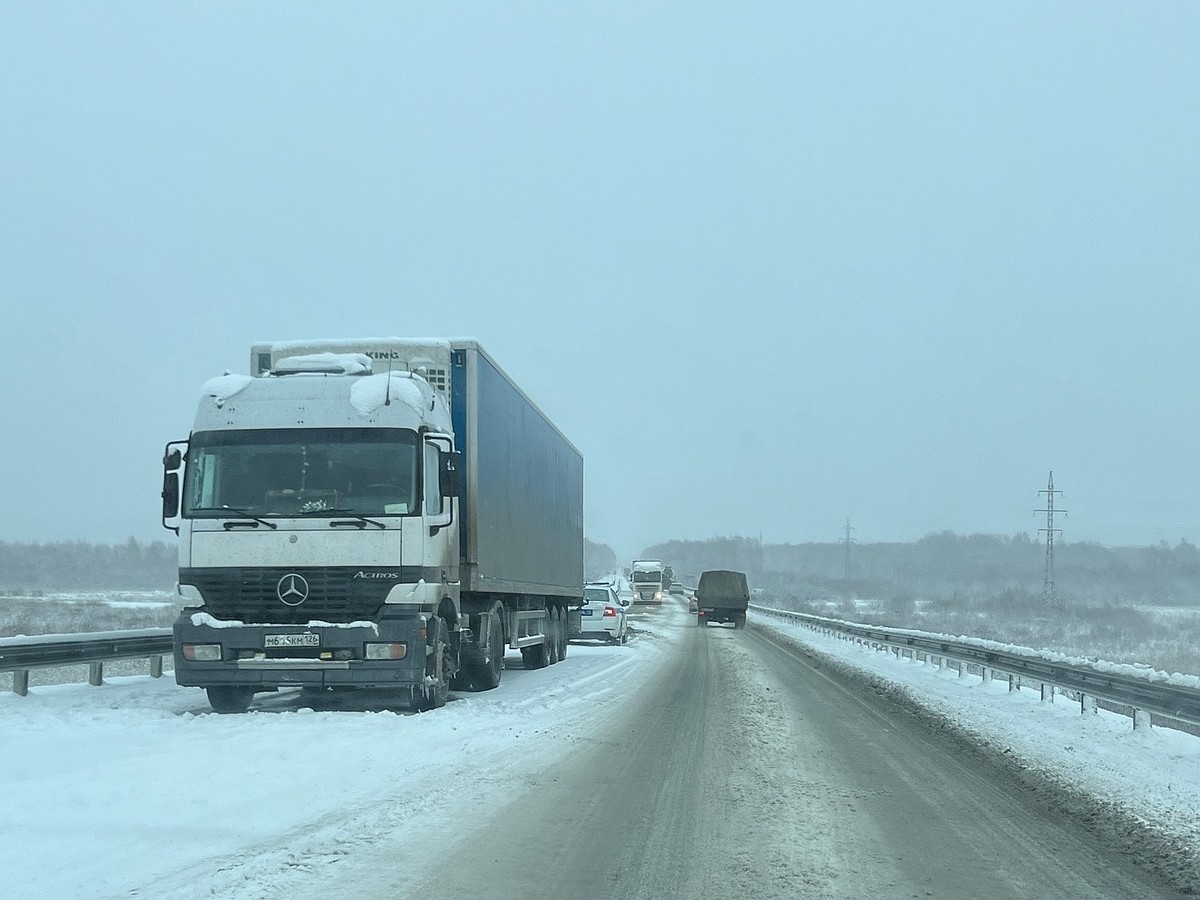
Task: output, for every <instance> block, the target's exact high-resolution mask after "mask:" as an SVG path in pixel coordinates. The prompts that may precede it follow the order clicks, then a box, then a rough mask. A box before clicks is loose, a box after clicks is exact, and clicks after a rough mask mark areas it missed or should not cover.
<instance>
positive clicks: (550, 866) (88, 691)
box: [0, 604, 1200, 900]
mask: <svg viewBox="0 0 1200 900" xmlns="http://www.w3.org/2000/svg"><path fill="white" fill-rule="evenodd" d="M637 621H638V625H639V626H640V630H639V632H638V633H637V635H636V636H635V638H634V639H633V640H632V641H631V642H630V644H629V645H627V646H626V647H615V646H591V645H573V646H572V647H571V650H570V654H569V656H568V658H567V659H566V660H565V661H564V662H562V663H561V664H559V665H556V666H554V667H552V668H550V669H544V670H538V671H529V672H526V671H524V670H523V669H521V668H520V657H519V655H518V654H516V653H511V654H510V656H509V659H508V664H509V668H507V669H506V671H505V675H504V682H503V684H502V685H501V686H500V688H499V689H497V690H495V691H491V692H487V693H482V694H461V695H457V699H455V700H454V701H453V702H451V703H450V704H449V705H448V706H447V707H446V708H445V709H442V710H438V711H435V712H433V713H429V714H424V715H419V716H418V715H414V714H411V713H408V712H407V711H404V710H403V709H402V708H401V707H400V706H396V707H395V708H392V707H390V706H389V705H388V698H387V697H386V695H378V696H359V695H350V696H349V697H347V698H344V699H338V700H337V701H336V702H335V701H332V700H331V702H330V703H328V704H324V705H322V707H321V708H320V709H318V710H313V709H312V708H310V707H308V706H305V705H304V702H303V701H302V700H301V698H300V695H299V694H296V693H292V694H285V695H280V696H279V697H276V698H270V699H267V700H266V701H260V702H259V703H258V704H256V705H257V707H258V711H256V712H252V713H250V714H248V715H245V716H218V715H215V714H211V713H209V712H208V706H207V703H206V701H205V699H204V696H203V694H202V693H201V692H200V691H198V690H193V689H183V688H178V687H176V686H175V685H174V684H172V683H171V682H170V681H169V679H162V680H154V679H150V678H148V677H140V676H139V677H129V678H121V679H114V680H113V681H112V682H111V683H109V684H107V685H106V686H105V687H103V688H98V689H97V688H91V687H88V686H84V685H80V686H75V685H63V686H55V687H43V688H36V689H34V690H33V691H32V692H31V694H30V696H28V697H24V698H20V697H14V696H10V695H4V696H0V721H2V722H3V723H4V727H3V730H2V731H0V759H3V761H4V766H3V767H2V769H0V795H2V796H3V797H4V798H5V807H4V809H5V815H4V816H3V822H4V824H3V832H4V833H3V834H0V871H3V872H4V873H5V887H6V895H7V896H12V897H15V898H58V897H62V898H83V897H118V896H120V897H131V896H141V897H154V898H158V897H181V898H191V897H212V896H221V897H235V898H251V897H254V898H282V897H294V896H297V895H300V894H308V893H314V892H316V893H322V894H324V895H325V896H334V897H340V896H352V895H362V894H363V893H366V894H372V895H379V896H397V897H399V896H420V897H422V898H424V900H429V898H436V897H453V896H461V895H462V893H463V891H467V892H470V891H478V892H482V893H487V894H489V895H491V896H497V897H507V896H518V895H519V896H522V897H526V898H537V897H552V896H566V895H572V896H597V897H638V898H655V897H671V896H674V897H692V896H701V895H703V896H706V897H726V896H728V897H734V896H737V897H746V896H756V897H779V898H785V897H847V898H849V897H857V896H862V895H863V892H864V891H869V892H871V893H873V894H874V895H877V896H904V897H907V896H911V895H912V892H913V891H917V892H918V893H917V895H918V896H921V895H924V896H933V897H951V896H965V895H964V894H962V893H961V892H962V891H963V890H969V891H975V892H976V893H975V894H974V895H975V896H995V897H1020V896H1029V895H1028V894H1022V893H1021V891H1022V890H1025V889H1026V888H1027V887H1029V886H1030V885H1035V886H1037V887H1038V888H1039V889H1041V890H1044V891H1046V892H1048V893H1046V894H1045V895H1046V896H1062V897H1071V896H1097V897H1117V896H1130V895H1131V894H1129V893H1128V892H1129V891H1130V890H1133V889H1134V888H1133V887H1131V885H1132V886H1136V890H1137V895H1138V896H1162V897H1166V896H1173V893H1172V892H1171V891H1170V890H1169V889H1167V888H1165V887H1163V886H1162V885H1161V884H1160V883H1159V882H1157V881H1156V880H1155V878H1154V877H1152V876H1143V874H1141V873H1140V872H1139V870H1138V869H1137V867H1135V866H1132V865H1131V864H1130V862H1129V859H1128V858H1125V856H1124V855H1123V854H1119V853H1117V854H1113V853H1112V852H1111V851H1113V850H1114V848H1117V847H1119V846H1120V841H1119V839H1117V838H1119V836H1114V835H1109V836H1108V839H1107V840H1106V839H1103V838H1095V834H1094V832H1096V831H1097V830H1099V831H1103V828H1099V829H1098V828H1097V823H1096V821H1091V822H1088V823H1086V824H1081V823H1080V822H1079V821H1078V819H1079V816H1077V815H1074V814H1073V813H1072V814H1068V815H1065V816H1064V815H1063V814H1062V811H1061V810H1056V809H1055V808H1054V802H1055V795H1054V793H1053V791H1052V790H1049V792H1043V793H1038V792H1037V791H1031V792H1030V794H1029V797H1026V798H1025V799H1024V800H1022V799H1020V798H1017V797H1010V796H1009V795H1010V794H1012V793H1013V792H1014V791H1017V792H1021V791H1025V790H1026V786H1025V785H1024V784H1023V783H1021V782H1020V779H1019V778H1018V776H1017V775H1016V774H1014V772H1012V771H1006V770H1005V768H1004V766H1003V765H999V764H997V763H996V762H995V759H994V758H991V759H989V758H987V757H988V753H987V752H984V753H981V754H975V753H963V752H962V751H963V745H962V743H961V741H959V742H958V743H956V741H957V740H958V739H957V738H956V737H955V736H954V735H951V734H948V733H946V734H943V733H941V732H939V731H938V730H937V729H934V730H932V731H931V730H930V727H929V722H928V721H927V720H921V719H920V717H914V716H911V715H909V714H908V713H906V712H905V709H906V707H905V705H904V703H903V702H899V701H898V699H897V697H896V696H894V695H893V694H892V693H891V692H889V691H886V690H880V689H879V688H878V684H879V683H881V682H876V683H875V685H874V686H872V685H867V686H865V687H864V686H863V683H862V682H861V680H859V681H857V682H856V681H855V678H854V677H848V676H847V672H846V670H845V669H844V668H843V665H844V663H845V664H850V665H853V666H855V667H857V668H859V669H861V670H864V671H869V672H872V673H874V677H876V678H881V679H885V680H886V681H888V682H891V683H895V684H901V685H904V686H905V689H906V690H907V691H908V692H909V694H910V695H912V696H918V695H920V696H921V697H923V698H924V700H923V702H926V703H928V704H929V705H930V706H931V708H933V709H935V710H936V711H937V712H938V713H939V714H940V715H941V716H942V717H943V718H944V719H952V720H953V721H955V722H956V723H957V724H958V725H959V726H961V727H964V728H967V729H969V730H973V731H974V732H975V733H976V734H978V735H979V740H980V741H981V742H982V743H984V744H986V745H988V746H991V747H992V749H993V750H995V751H996V753H999V751H1000V750H1004V749H1009V748H1012V754H1013V755H1014V756H1017V757H1019V758H1020V760H1021V765H1023V766H1037V767H1039V768H1041V769H1044V771H1045V772H1047V773H1049V774H1050V775H1051V776H1052V778H1053V779H1055V780H1056V781H1057V782H1058V783H1060V784H1064V785H1066V786H1067V787H1070V788H1075V789H1079V790H1083V789H1084V788H1085V787H1086V789H1087V790H1090V791H1092V792H1093V793H1095V794H1098V795H1099V797H1100V801H1099V802H1098V803H1096V804H1094V805H1093V807H1092V809H1093V810H1094V811H1095V812H1096V815H1097V816H1100V817H1103V815H1104V811H1105V809H1106V808H1111V809H1116V806H1114V804H1120V811H1121V812H1122V814H1132V815H1135V816H1136V815H1138V814H1140V813H1139V810H1144V811H1145V812H1146V813H1147V814H1148V816H1150V817H1151V818H1152V817H1153V816H1158V819H1157V820H1154V821H1159V820H1162V819H1164V817H1165V818H1166V819H1169V820H1170V821H1171V822H1172V823H1173V825H1174V826H1175V828H1176V833H1178V834H1181V835H1183V837H1182V838H1181V839H1180V843H1179V845H1178V846H1177V847H1175V848H1174V849H1171V848H1167V849H1168V850H1170V852H1172V853H1175V854H1177V855H1178V857H1179V859H1181V860H1182V859H1184V858H1185V857H1187V856H1188V854H1189V853H1190V852H1191V849H1190V847H1189V845H1188V844H1187V840H1186V835H1187V833H1188V831H1187V826H1188V824H1189V823H1190V824H1191V825H1192V826H1194V825H1195V818H1196V810H1195V807H1196V803H1197V800H1196V797H1197V780H1198V779H1197V777H1196V776H1195V775H1194V774H1192V773H1194V771H1195V770H1196V769H1197V768H1198V767H1197V766H1196V765H1195V764H1196V762H1197V761H1200V756H1198V754H1200V740H1197V739H1194V738H1190V737H1185V736H1182V735H1174V734H1162V733H1160V732H1159V731H1158V730H1157V729H1156V730H1155V731H1153V732H1150V733H1147V734H1143V733H1141V732H1139V733H1138V734H1136V735H1134V734H1133V732H1132V730H1131V729H1128V722H1127V720H1125V722H1124V723H1123V727H1122V725H1121V724H1118V723H1120V720H1119V719H1117V717H1113V719H1114V720H1116V722H1109V720H1108V719H1107V718H1105V717H1103V716H1101V717H1090V719H1088V721H1084V722H1081V721H1080V720H1081V719H1083V718H1084V717H1080V716H1079V715H1078V713H1076V714H1075V715H1074V716H1073V717H1072V716H1070V715H1069V711H1068V710H1067V709H1066V708H1065V705H1060V707H1059V708H1054V709H1047V708H1046V706H1044V705H1039V704H1037V703H1036V702H1032V703H1031V702H1030V701H1031V698H1029V697H1028V696H1014V697H1008V696H995V695H994V691H995V688H993V687H983V686H981V685H978V684H974V685H972V684H971V683H970V682H968V681H967V680H958V679H951V678H948V677H947V676H946V675H945V674H944V673H943V674H937V673H936V671H935V670H932V669H931V667H922V666H918V665H915V664H913V663H909V662H904V663H899V662H897V661H895V660H894V659H892V658H891V657H888V656H886V655H883V654H871V653H870V652H860V651H858V650H857V649H855V648H854V645H849V644H846V643H845V642H838V641H833V640H828V639H822V638H820V636H816V635H812V634H811V633H808V632H805V633H800V632H798V631H797V630H796V629H794V628H792V627H791V626H775V625H773V624H769V623H767V622H766V621H765V620H762V619H760V620H758V621H752V623H751V624H752V628H751V629H750V630H749V631H746V632H738V631H734V630H732V629H718V628H710V629H704V630H701V629H697V628H695V627H694V626H693V625H692V621H693V617H691V616H688V615H687V614H686V613H684V612H683V611H682V610H681V609H680V608H679V607H677V606H675V605H674V604H668V605H667V606H666V607H665V608H663V609H662V610H654V611H649V612H642V611H639V613H638V616H637ZM787 638H792V639H796V640H800V641H804V642H805V644H804V646H803V647H798V646H797V645H794V644H790V643H788V642H787V640H786V639H787ZM821 653H826V654H829V656H821V655H819V654H821ZM832 657H838V658H839V660H842V661H843V662H837V663H834V662H833V660H832ZM976 681H977V680H976ZM855 684H857V685H858V686H857V687H856V686H855ZM1031 707H1032V708H1031ZM1022 735H1024V737H1022ZM1000 742H1003V747H998V745H999V743H1000ZM1192 742H1195V743H1192ZM996 753H993V754H991V756H992V757H995V755H996ZM1064 757H1065V758H1066V759H1067V760H1068V763H1069V762H1070V761H1071V760H1075V761H1080V765H1079V766H1078V767H1077V768H1078V769H1079V772H1076V776H1077V777H1075V778H1073V779H1072V778H1067V777H1066V776H1063V775H1062V774H1061V773H1062V771H1063V770H1062V768H1061V762H1062V758H1064ZM972 760H975V761H972ZM977 762H978V763H980V764H978V765H977V764H976V763H977ZM1148 770H1154V771H1153V772H1152V773H1151V772H1150V771H1148ZM1080 772H1083V773H1085V774H1086V773H1087V772H1091V773H1092V778H1091V780H1090V781H1088V780H1086V779H1085V778H1084V777H1083V775H1082V774H1080ZM1096 772H1099V773H1100V774H1099V775H1098V776H1097V775H1096ZM1113 773H1119V777H1118V776H1117V775H1114V774H1113ZM1122 784H1123V785H1124V787H1121V785H1122ZM447 785H450V786H451V787H450V789H449V790H447V789H446V786H447ZM1139 785H1143V786H1144V785H1149V786H1151V790H1150V792H1149V802H1148V803H1147V802H1142V803H1141V805H1140V806H1139V805H1138V802H1137V801H1138V798H1137V797H1136V796H1133V794H1134V793H1135V792H1136V788H1137V787H1138V786H1139ZM435 787H436V789H435ZM1052 787H1053V785H1052V784H1051V785H1050V788H1052ZM1043 789H1044V790H1045V789H1046V786H1045V785H1043ZM1172 792H1173V793H1172ZM1172 796H1173V797H1174V798H1175V802H1172V800H1171V797H1172ZM1145 800H1146V797H1145V796H1143V797H1142V801H1145ZM1106 804H1108V806H1107V807H1106ZM1082 808H1083V807H1076V809H1082ZM1114 821H1117V820H1116V819H1114ZM1035 835H1036V837H1031V836H1035ZM1063 847H1068V848H1071V849H1070V854H1071V858H1070V859H1065V858H1063V857H1062V856H1061V852H1062V850H1061V848H1063ZM1129 849H1132V850H1133V851H1135V855H1136V851H1138V850H1139V847H1137V846H1134V847H1132V848H1129ZM1140 849H1141V850H1142V851H1145V850H1146V849H1147V846H1146V845H1145V844H1143V845H1141V847H1140ZM1159 849H1161V848H1159ZM1165 868H1167V869H1168V874H1169V868H1170V867H1169V865H1168V866H1167V867H1165ZM1161 870H1162V869H1161V868H1160V871H1161ZM1144 878H1145V879H1146V880H1143V879H1144ZM1176 883H1177V884H1178V883H1179V880H1178V879H1176ZM979 891H983V893H982V894H980V893H978V892H979ZM564 892H566V893H564ZM955 892H958V893H955Z"/></svg>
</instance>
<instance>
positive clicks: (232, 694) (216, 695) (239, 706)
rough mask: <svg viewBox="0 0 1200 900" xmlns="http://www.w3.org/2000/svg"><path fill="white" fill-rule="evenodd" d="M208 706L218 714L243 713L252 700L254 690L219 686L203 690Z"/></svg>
mask: <svg viewBox="0 0 1200 900" xmlns="http://www.w3.org/2000/svg"><path fill="white" fill-rule="evenodd" d="M205 690H206V691H207V692H208V704H209V706H211V707H212V708H213V710H214V711H216V712H219V713H244V712H245V711H246V710H248V709H249V708H250V701H251V700H253V699H254V688H248V687H237V686H236V685H233V686H221V687H210V688H205Z"/></svg>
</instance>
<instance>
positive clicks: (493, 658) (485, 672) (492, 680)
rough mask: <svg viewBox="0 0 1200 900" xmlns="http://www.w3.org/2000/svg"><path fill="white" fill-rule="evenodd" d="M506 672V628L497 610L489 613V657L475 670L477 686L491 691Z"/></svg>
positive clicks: (477, 688)
mask: <svg viewBox="0 0 1200 900" xmlns="http://www.w3.org/2000/svg"><path fill="white" fill-rule="evenodd" d="M503 674H504V628H503V625H502V624H501V622H500V616H499V614H498V613H497V612H496V610H494V609H493V610H492V611H491V612H490V613H488V659H487V661H486V662H484V663H481V664H480V665H479V667H478V668H477V669H476V670H475V688H476V690H480V691H490V690H491V689H492V688H494V687H496V686H497V685H499V684H500V677H501V675H503Z"/></svg>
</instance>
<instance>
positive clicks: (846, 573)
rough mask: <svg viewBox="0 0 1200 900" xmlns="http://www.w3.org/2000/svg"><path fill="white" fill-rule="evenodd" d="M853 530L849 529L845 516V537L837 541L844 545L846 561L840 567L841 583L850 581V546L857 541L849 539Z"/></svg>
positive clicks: (848, 522) (848, 520)
mask: <svg viewBox="0 0 1200 900" xmlns="http://www.w3.org/2000/svg"><path fill="white" fill-rule="evenodd" d="M853 531H854V529H853V528H851V527H850V517H849V516H846V536H845V537H843V538H842V539H841V540H839V541H838V543H839V544H845V545H846V560H845V563H844V564H843V567H842V581H849V580H850V545H851V544H857V543H858V541H856V540H854V538H853V537H851V534H852V533H853Z"/></svg>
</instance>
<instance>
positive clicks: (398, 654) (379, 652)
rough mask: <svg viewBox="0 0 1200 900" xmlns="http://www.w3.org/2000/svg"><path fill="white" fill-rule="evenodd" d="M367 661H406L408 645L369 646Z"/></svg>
mask: <svg viewBox="0 0 1200 900" xmlns="http://www.w3.org/2000/svg"><path fill="white" fill-rule="evenodd" d="M366 655H367V659H404V657H406V656H408V644H404V643H396V644H367V654H366Z"/></svg>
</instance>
